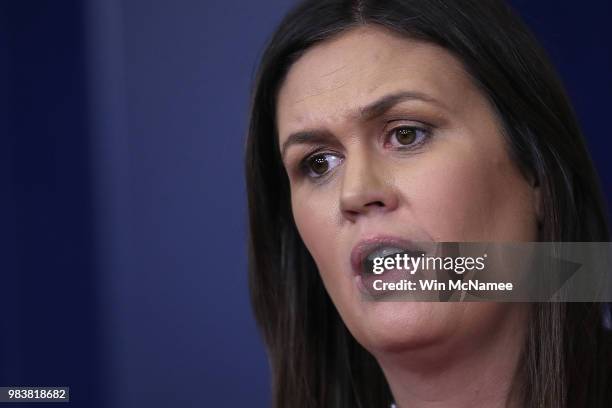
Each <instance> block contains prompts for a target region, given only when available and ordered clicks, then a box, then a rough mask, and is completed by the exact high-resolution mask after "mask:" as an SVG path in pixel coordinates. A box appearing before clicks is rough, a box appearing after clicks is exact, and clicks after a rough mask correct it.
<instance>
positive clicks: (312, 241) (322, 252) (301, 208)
mask: <svg viewBox="0 0 612 408" xmlns="http://www.w3.org/2000/svg"><path fill="white" fill-rule="evenodd" d="M332 196H333V194H332V193H331V192H329V193H327V194H320V193H317V194H313V193H312V192H308V191H304V189H300V188H298V189H296V191H293V192H292V196H291V205H292V209H293V217H294V220H295V224H296V226H297V229H298V231H299V233H300V236H301V238H302V241H304V244H305V245H306V248H307V249H308V251H309V252H310V254H311V255H312V257H313V258H314V260H315V262H316V263H317V266H318V267H319V269H323V270H325V269H329V268H330V267H331V265H332V264H333V262H334V260H335V258H336V256H335V255H336V254H335V253H334V249H335V248H338V242H337V241H338V239H339V234H338V227H337V223H338V222H337V215H336V212H335V207H336V206H337V203H335V202H334V199H333V197H332Z"/></svg>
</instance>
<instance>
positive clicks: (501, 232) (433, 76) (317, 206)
mask: <svg viewBox="0 0 612 408" xmlns="http://www.w3.org/2000/svg"><path fill="white" fill-rule="evenodd" d="M406 92H408V93H410V94H409V96H410V97H409V98H403V99H402V98H400V99H399V100H395V101H393V103H390V104H388V105H390V106H385V108H386V109H378V110H377V111H375V112H372V111H367V109H365V107H368V106H372V104H373V103H375V102H376V101H380V100H381V99H384V98H386V97H388V96H389V95H398V94H402V93H406ZM366 111H367V112H366ZM366 113H367V114H366ZM277 126H278V135H279V140H278V142H279V146H280V147H281V150H282V152H283V164H284V166H285V168H286V170H287V174H288V176H289V180H290V186H291V201H292V209H293V215H294V219H295V223H296V225H297V228H298V230H299V233H300V235H301V237H302V239H303V241H304V243H305V245H306V247H307V248H308V250H309V251H310V253H311V254H312V256H313V258H314V260H315V262H316V264H317V266H318V269H319V273H320V275H321V278H322V280H323V282H324V284H325V287H326V289H327V291H328V293H329V294H330V296H331V298H332V300H333V302H334V304H335V306H336V308H337V309H338V312H339V313H340V315H341V317H342V319H343V320H344V322H345V324H346V325H347V327H348V328H349V330H350V331H351V333H352V334H353V336H354V337H355V338H356V339H357V341H358V342H360V343H361V344H362V345H363V346H364V347H365V348H366V349H367V350H369V351H370V352H371V353H372V354H373V355H374V356H375V358H376V359H377V360H378V362H379V363H380V365H381V367H382V369H383V371H384V373H385V375H386V377H387V380H388V381H389V384H390V386H391V389H392V392H393V395H394V397H395V400H396V402H397V404H398V406H399V407H430V406H440V407H442V406H444V407H463V406H466V407H467V406H469V407H479V406H483V407H484V406H486V407H495V406H505V404H506V403H508V402H509V404H510V405H512V404H513V398H515V397H516V394H513V393H512V392H511V388H510V387H511V383H512V379H513V375H514V373H515V371H516V367H517V362H518V356H519V353H520V350H521V344H522V342H523V340H524V336H525V332H526V322H527V319H528V312H529V308H528V306H527V305H523V304H512V303H505V304H504V303H434V302H429V303H425V302H368V301H364V300H363V297H362V296H361V293H360V291H359V288H358V285H357V284H356V282H355V276H354V274H353V271H352V268H351V264H350V254H351V251H352V249H353V248H354V247H355V245H357V243H359V242H360V241H362V240H364V239H368V238H373V237H377V236H393V237H399V238H403V239H407V240H412V241H436V242H443V241H536V240H537V224H538V215H539V210H538V208H539V191H538V188H537V186H534V185H533V183H531V182H530V181H529V180H527V179H526V178H525V177H524V176H523V175H522V173H521V172H520V171H519V169H518V168H517V166H516V164H515V163H513V162H512V160H511V159H510V156H509V154H508V149H507V144H506V143H505V140H504V137H503V135H502V133H501V131H500V123H499V121H498V119H497V117H496V115H495V112H494V111H493V109H492V107H491V105H490V104H489V102H488V101H487V99H486V98H485V96H484V95H483V94H482V93H481V91H480V90H479V89H478V87H477V86H476V85H475V84H474V82H473V81H472V80H471V79H470V77H469V75H467V73H466V72H465V70H464V68H463V66H462V64H461V63H460V61H459V60H457V59H456V58H455V57H454V56H453V55H452V54H450V53H449V52H448V51H446V50H444V49H442V48H440V47H437V46H435V45H431V44H427V43H423V42H419V41H413V40H410V39H406V38H404V37H400V36H398V35H396V34H394V33H391V32H390V31H387V30H385V29H383V28H378V27H372V26H365V27H360V28H355V29H352V30H350V31H347V32H345V33H343V34H341V35H340V36H337V37H335V38H333V39H331V40H328V41H325V42H323V43H321V44H319V45H317V46H315V47H312V48H310V49H309V50H308V51H307V52H306V53H305V54H304V55H303V56H302V57H300V58H299V59H298V60H297V61H296V62H295V63H294V65H293V66H292V67H291V69H290V70H289V72H288V75H287V77H286V79H285V81H284V83H283V85H282V87H281V89H280V91H279V95H278V105H277ZM401 127H404V128H405V127H409V128H410V129H411V130H410V131H411V132H414V134H415V135H417V136H418V137H417V140H416V141H415V142H414V143H413V144H412V145H409V146H405V145H403V144H402V143H400V141H401V140H402V139H401V138H398V132H397V129H398V128H401ZM415 129H418V130H415ZM300 132H307V133H308V134H309V135H311V136H309V137H301V138H297V139H296V138H295V136H291V135H295V134H296V133H300ZM302 134H303V133H302ZM312 135H316V137H314V138H313V136H312ZM313 150H317V153H316V154H318V155H319V160H320V161H321V160H322V161H323V162H324V163H325V165H327V168H328V170H327V172H326V173H325V174H324V175H323V176H321V177H318V178H317V177H314V176H316V175H318V174H317V173H316V172H313V171H312V168H313V167H312V166H311V167H310V168H309V167H308V166H305V165H304V160H305V159H306V158H308V157H309V156H310V155H312V153H313Z"/></svg>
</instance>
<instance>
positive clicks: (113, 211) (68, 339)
mask: <svg viewBox="0 0 612 408" xmlns="http://www.w3.org/2000/svg"><path fill="white" fill-rule="evenodd" d="M291 4H293V2H292V1H288V0H287V1H281V0H277V1H257V2H247V1H239V0H224V1H222V2H221V1H219V2H210V1H209V2H206V1H201V0H181V1H173V2H169V1H160V0H146V1H145V0H129V1H128V0H87V1H79V0H62V1H55V0H40V1H31V0H6V1H2V2H0V90H1V95H2V97H1V98H0V115H1V116H0V135H1V137H0V177H1V179H0V188H1V190H0V206H1V207H0V240H1V242H0V243H1V244H2V246H1V248H2V250H1V251H0V255H1V256H0V276H1V277H2V281H1V284H0V307H1V308H2V309H1V310H3V311H4V313H3V318H2V319H0V385H34V386H36V385H38V386H41V385H47V386H53V385H68V386H70V387H71V394H72V395H71V397H72V400H73V402H72V406H84V407H102V406H105V407H106V406H108V407H119V408H121V407H135V406H146V407H166V406H176V407H179V406H180V407H196V406H197V407H230V406H237V407H241V406H267V405H268V404H269V376H268V370H267V360H266V356H265V353H264V351H263V346H262V343H261V341H260V339H259V337H258V334H257V330H256V328H255V324H254V322H253V319H252V316H251V312H250V308H249V301H248V293H247V283H246V256H245V255H246V245H245V241H246V238H245V232H246V208H245V194H244V181H243V176H242V159H243V145H244V139H245V129H246V122H247V109H248V102H249V90H250V86H251V84H252V78H253V76H254V71H255V68H256V61H257V58H258V56H259V55H260V54H261V52H262V50H263V46H264V44H265V41H266V39H267V38H268V36H269V35H270V34H271V32H272V31H273V29H274V27H275V25H276V24H277V23H278V22H279V21H280V18H281V17H282V15H283V14H284V13H285V12H286V11H287V10H288V8H289V7H290V6H291ZM512 4H514V5H515V6H516V8H517V9H518V10H519V12H520V13H521V14H522V15H523V16H524V17H525V19H526V21H527V23H528V24H529V25H530V26H531V28H532V29H533V30H534V31H535V32H536V34H537V36H538V37H539V38H540V40H541V41H542V43H543V44H544V46H545V48H546V49H547V50H548V51H549V54H550V56H551V58H552V60H553V62H554V63H555V65H556V66H557V68H558V70H559V72H560V73H561V76H562V77H563V79H564V81H565V83H566V86H567V90H568V92H569V94H570V96H571V98H572V100H573V101H574V104H575V108H576V111H577V113H578V115H579V117H580V120H581V123H582V126H583V129H584V131H585V134H586V136H587V139H588V143H589V146H590V148H591V152H592V154H593V157H594V159H595V161H596V164H597V166H598V168H599V172H600V176H601V179H602V184H603V185H604V188H605V190H606V194H607V197H608V201H609V202H610V201H612V200H611V199H610V198H611V197H612V171H611V170H612V164H611V163H610V161H609V160H608V155H609V152H610V150H609V148H608V146H607V144H608V139H609V138H610V136H611V135H610V112H609V110H610V97H611V95H612V50H611V46H610V42H609V40H610V38H612V35H611V30H610V25H609V21H610V19H611V18H612V4H611V3H610V2H607V1H600V2H597V1H584V2H569V1H568V2H560V1H538V2H534V1H529V0H515V1H513V2H512ZM20 406H23V405H20Z"/></svg>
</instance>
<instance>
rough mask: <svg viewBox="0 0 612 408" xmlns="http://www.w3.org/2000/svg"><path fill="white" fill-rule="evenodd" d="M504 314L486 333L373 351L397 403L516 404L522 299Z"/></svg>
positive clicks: (401, 406)
mask: <svg viewBox="0 0 612 408" xmlns="http://www.w3.org/2000/svg"><path fill="white" fill-rule="evenodd" d="M506 315H507V316H505V318H504V319H502V321H500V322H498V325H497V327H495V328H493V330H492V333H489V334H487V335H486V336H478V337H479V338H470V339H467V341H463V342H459V343H457V342H452V341H445V342H440V343H437V344H431V345H428V346H425V347H419V348H418V349H407V350H401V351H397V350H394V351H392V352H380V353H376V354H375V357H376V359H377V360H378V363H379V364H380V366H381V368H382V370H383V372H384V374H385V377H386V378H387V381H388V383H389V386H390V388H391V391H392V393H393V396H394V399H395V403H396V406H397V408H441V407H445V408H463V407H470V408H480V407H487V408H502V407H520V397H521V394H520V389H521V387H520V386H519V385H520V380H521V379H520V378H517V377H516V375H515V374H516V373H517V370H518V367H519V363H520V358H521V354H522V349H523V344H524V341H525V336H526V333H527V315H528V308H527V305H517V307H512V308H510V310H509V312H508V313H507V314H506Z"/></svg>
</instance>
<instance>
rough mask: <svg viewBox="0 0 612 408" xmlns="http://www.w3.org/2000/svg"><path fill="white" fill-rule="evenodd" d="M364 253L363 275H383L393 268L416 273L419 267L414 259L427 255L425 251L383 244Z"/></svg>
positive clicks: (362, 262)
mask: <svg viewBox="0 0 612 408" xmlns="http://www.w3.org/2000/svg"><path fill="white" fill-rule="evenodd" d="M364 255H366V256H365V257H363V259H362V261H361V271H360V272H361V274H363V275H382V274H384V273H385V272H387V271H391V270H401V271H406V272H408V273H410V274H414V273H415V272H416V268H417V267H416V266H415V264H416V262H414V261H415V260H416V259H418V258H420V257H423V256H425V252H424V251H422V250H418V249H414V250H413V249H406V248H401V247H398V246H389V245H384V244H383V245H381V246H379V247H377V248H373V249H372V250H371V251H370V252H366V253H365V254H364Z"/></svg>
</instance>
